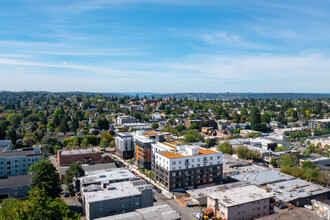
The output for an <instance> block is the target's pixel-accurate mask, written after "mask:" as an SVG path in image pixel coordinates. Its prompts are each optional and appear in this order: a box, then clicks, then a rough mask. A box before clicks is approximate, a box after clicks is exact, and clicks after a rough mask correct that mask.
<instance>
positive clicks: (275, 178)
mask: <svg viewBox="0 0 330 220" xmlns="http://www.w3.org/2000/svg"><path fill="white" fill-rule="evenodd" d="M231 178H233V179H236V180H238V181H249V182H251V183H253V184H256V185H259V186H260V185H265V184H269V183H276V182H281V181H285V180H290V179H294V177H293V176H289V175H286V174H284V173H280V172H277V171H274V170H263V171H258V172H251V173H245V174H239V175H235V176H231Z"/></svg>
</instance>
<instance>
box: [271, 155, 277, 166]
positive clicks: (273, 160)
mask: <svg viewBox="0 0 330 220" xmlns="http://www.w3.org/2000/svg"><path fill="white" fill-rule="evenodd" d="M269 164H270V165H272V166H273V167H277V161H276V160H275V158H274V157H272V158H271V159H270V161H269Z"/></svg>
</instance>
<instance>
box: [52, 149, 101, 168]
mask: <svg viewBox="0 0 330 220" xmlns="http://www.w3.org/2000/svg"><path fill="white" fill-rule="evenodd" d="M101 159H102V152H101V149H100V148H98V147H92V148H80V149H71V150H58V151H57V164H58V165H60V166H63V165H70V164H72V163H75V162H81V163H89V162H99V161H100V160H101Z"/></svg>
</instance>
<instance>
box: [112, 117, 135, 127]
mask: <svg viewBox="0 0 330 220" xmlns="http://www.w3.org/2000/svg"><path fill="white" fill-rule="evenodd" d="M135 122H136V118H134V117H131V116H118V118H117V125H122V124H125V123H135Z"/></svg>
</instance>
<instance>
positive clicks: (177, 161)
mask: <svg viewBox="0 0 330 220" xmlns="http://www.w3.org/2000/svg"><path fill="white" fill-rule="evenodd" d="M222 156H223V155H222V153H221V152H218V151H214V150H208V149H205V148H202V147H196V146H188V145H179V146H177V149H176V150H172V151H164V152H156V153H155V163H154V171H155V178H156V180H157V181H158V182H159V183H161V184H162V185H164V187H166V188H167V189H168V190H169V191H181V190H187V189H194V188H197V187H198V186H201V185H215V184H219V183H221V181H222V172H223V167H222V163H223V158H222Z"/></svg>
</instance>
